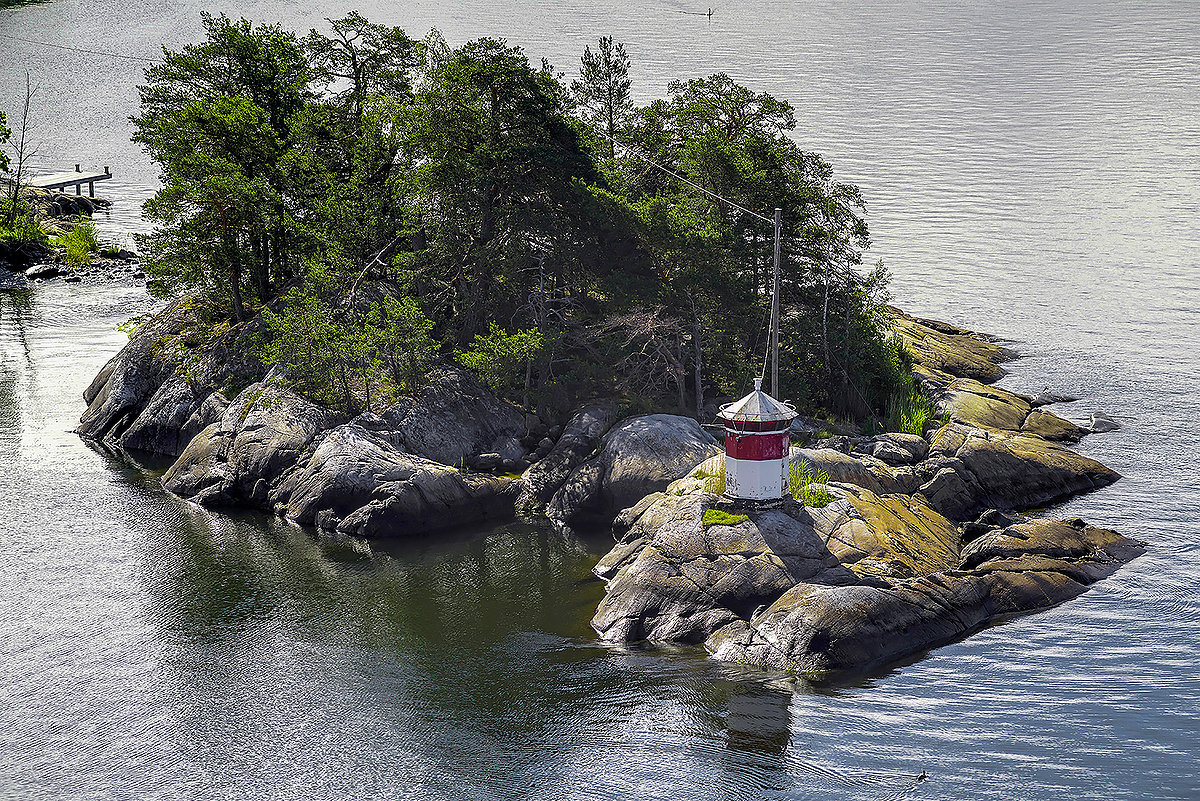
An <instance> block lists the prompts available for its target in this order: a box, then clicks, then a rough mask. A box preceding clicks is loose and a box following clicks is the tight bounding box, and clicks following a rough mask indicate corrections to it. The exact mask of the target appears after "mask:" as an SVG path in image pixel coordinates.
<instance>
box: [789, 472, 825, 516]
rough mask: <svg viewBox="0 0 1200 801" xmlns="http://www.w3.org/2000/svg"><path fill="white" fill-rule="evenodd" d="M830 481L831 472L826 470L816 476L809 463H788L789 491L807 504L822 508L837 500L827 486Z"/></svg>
mask: <svg viewBox="0 0 1200 801" xmlns="http://www.w3.org/2000/svg"><path fill="white" fill-rule="evenodd" d="M828 483H829V474H828V473H826V472H825V471H824V470H822V471H820V472H819V473H817V474H816V475H815V476H814V475H813V472H812V468H810V467H808V466H807V465H801V464H800V463H799V462H792V463H791V464H789V465H788V492H790V493H791V495H792V497H793V498H795V499H796V500H798V501H801V502H803V504H804V505H805V506H812V507H814V508H820V507H822V506H827V505H829V503H830V502H831V501H834V500H836V498H834V497H833V496H832V495H830V494H829V490H828V489H827V488H826V486H825V485H826V484H828Z"/></svg>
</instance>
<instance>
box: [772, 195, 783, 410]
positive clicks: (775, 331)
mask: <svg viewBox="0 0 1200 801" xmlns="http://www.w3.org/2000/svg"><path fill="white" fill-rule="evenodd" d="M782 226H783V209H775V285H774V288H773V289H772V290H771V397H774V398H778V397H779V229H780V228H781V227H782Z"/></svg>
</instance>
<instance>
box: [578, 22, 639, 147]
mask: <svg viewBox="0 0 1200 801" xmlns="http://www.w3.org/2000/svg"><path fill="white" fill-rule="evenodd" d="M631 87H632V82H631V81H630V80H629V56H628V55H627V54H626V52H625V45H624V44H622V43H620V42H617V43H615V44H614V43H613V38H612V37H611V36H602V37H600V42H599V46H598V48H597V50H596V51H595V52H593V51H592V48H591V47H590V46H589V47H585V48H584V50H583V57H582V58H581V59H580V67H579V79H578V80H576V81H572V82H571V93H572V95H574V97H575V101H576V102H577V103H578V104H579V112H580V116H581V117H582V119H583V121H584V122H586V123H588V124H589V125H595V126H598V127H599V128H600V129H601V130H603V131H604V134H605V136H606V137H607V140H608V141H607V145H608V147H607V149H608V157H609V158H610V159H612V158H616V146H615V144H614V140H615V139H616V138H617V133H618V132H619V130H620V129H621V127H622V126H623V125H624V124H625V122H626V121H627V120H628V119H629V117H630V115H631V114H632V112H633V101H632V100H630V88H631Z"/></svg>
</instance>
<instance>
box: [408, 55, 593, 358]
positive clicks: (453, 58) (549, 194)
mask: <svg viewBox="0 0 1200 801" xmlns="http://www.w3.org/2000/svg"><path fill="white" fill-rule="evenodd" d="M410 119H411V121H412V124H411V127H410V130H409V134H408V138H407V142H406V146H407V157H408V159H409V163H411V164H412V165H413V167H414V169H413V174H412V181H411V189H412V193H411V195H410V200H409V202H410V204H411V207H412V208H413V209H414V213H420V214H421V215H423V217H422V219H423V225H424V227H425V229H426V230H427V231H428V234H429V240H428V242H429V250H428V252H427V253H426V254H425V256H424V260H425V268H426V269H425V273H426V275H427V276H428V277H429V278H430V279H433V280H436V281H437V282H438V284H439V287H438V288H437V290H436V294H437V297H438V298H439V304H438V308H437V311H438V314H439V315H440V316H441V317H442V318H443V319H446V320H453V321H454V326H453V335H454V338H455V339H456V340H457V341H459V342H460V343H465V342H469V341H470V340H471V337H473V336H474V335H475V334H478V333H482V332H483V331H485V330H487V324H488V322H489V321H493V320H497V319H503V318H506V317H509V316H511V315H512V314H513V313H514V312H515V311H516V309H517V308H518V307H519V306H521V305H522V304H523V303H524V302H525V300H526V299H527V296H528V293H529V292H530V291H532V288H533V287H534V286H536V285H537V284H538V282H539V279H545V278H547V277H549V279H550V280H551V281H552V282H553V283H554V284H556V285H559V284H562V283H564V282H565V281H566V280H568V279H569V280H572V281H574V280H576V279H580V278H581V277H582V276H581V274H586V273H587V269H586V266H585V268H584V269H582V270H581V269H580V267H581V265H587V264H589V263H590V262H591V260H593V259H594V258H595V256H594V255H589V254H588V253H586V252H584V248H583V247H582V246H581V242H580V240H581V232H580V230H579V229H580V228H581V226H580V225H579V224H578V220H579V218H580V217H581V216H583V215H584V214H585V211H584V208H585V206H586V203H587V198H586V188H585V187H586V183H587V182H588V181H589V180H593V179H595V177H596V173H595V167H594V164H593V162H592V160H591V158H590V156H589V155H588V153H587V152H586V151H585V150H584V148H583V147H582V145H581V142H580V139H579V136H578V133H577V132H576V131H575V129H574V128H572V127H571V124H570V123H569V121H568V119H567V116H566V108H565V97H564V93H563V92H562V88H561V86H560V85H558V84H557V82H556V79H555V78H554V76H553V75H552V74H551V73H550V72H547V71H536V70H534V69H532V68H531V67H530V65H529V62H528V61H527V60H526V58H525V56H524V54H523V53H522V52H521V50H520V49H519V48H515V47H508V46H507V45H506V44H505V43H504V42H503V41H499V40H494V39H481V40H477V41H473V42H468V43H467V44H466V45H463V46H462V47H461V48H458V49H457V50H454V51H452V52H451V53H450V54H449V56H448V58H447V59H446V61H445V63H444V64H443V65H441V66H439V67H436V68H435V69H434V70H433V71H432V72H431V74H430V75H429V77H428V79H427V80H426V82H425V84H424V85H423V86H422V88H421V89H420V90H419V91H418V92H417V95H416V100H415V102H414V105H413V108H412V113H411V116H410ZM568 273H569V274H570V275H568ZM541 283H542V285H543V287H544V286H545V280H542V281H541Z"/></svg>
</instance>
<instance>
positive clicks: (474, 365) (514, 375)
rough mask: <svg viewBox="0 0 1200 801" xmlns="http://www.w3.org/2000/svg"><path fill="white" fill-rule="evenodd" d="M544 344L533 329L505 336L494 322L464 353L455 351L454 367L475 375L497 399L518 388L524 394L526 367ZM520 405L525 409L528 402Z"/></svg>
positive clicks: (526, 385)
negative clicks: (456, 362) (522, 388)
mask: <svg viewBox="0 0 1200 801" xmlns="http://www.w3.org/2000/svg"><path fill="white" fill-rule="evenodd" d="M544 344H545V338H544V337H543V336H542V332H541V331H539V330H538V329H536V328H529V329H526V330H523V331H516V332H514V333H511V334H510V333H509V332H508V331H506V330H504V329H503V328H501V327H500V326H499V325H497V324H496V323H495V322H492V323H489V324H488V332H487V334H486V335H485V334H476V335H475V339H474V340H473V341H472V342H471V347H470V348H469V349H468V350H465V351H464V350H456V351H455V352H454V358H455V359H457V360H458V363H459V364H461V365H462V366H463V367H465V368H467V369H468V370H470V371H471V372H473V373H475V374H476V375H477V376H479V378H480V379H481V380H482V381H483V383H485V384H487V385H488V387H489V388H490V389H491V390H492V391H493V392H495V393H496V394H497V395H509V394H510V393H511V392H512V391H513V390H515V389H516V388H517V387H519V386H521V385H522V384H523V385H524V386H525V388H526V392H528V388H529V372H528V371H529V367H530V366H531V365H532V363H533V359H534V358H535V357H536V356H537V355H538V354H539V353H540V352H541V350H542V346H543V345H544ZM524 400H525V403H524V405H525V406H526V407H528V405H529V403H528V398H525V399H524Z"/></svg>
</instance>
